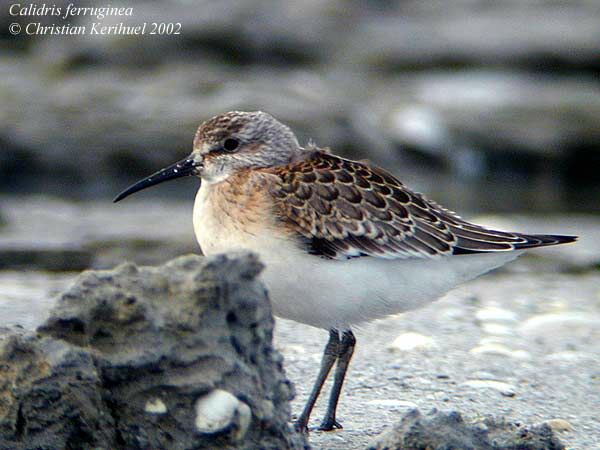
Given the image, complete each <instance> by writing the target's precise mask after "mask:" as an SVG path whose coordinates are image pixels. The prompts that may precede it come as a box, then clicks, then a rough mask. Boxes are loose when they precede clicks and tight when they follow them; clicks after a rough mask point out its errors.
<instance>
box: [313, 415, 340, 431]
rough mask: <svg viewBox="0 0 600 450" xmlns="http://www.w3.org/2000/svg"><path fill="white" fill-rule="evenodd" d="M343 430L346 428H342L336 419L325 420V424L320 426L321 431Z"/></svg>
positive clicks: (322, 423)
mask: <svg viewBox="0 0 600 450" xmlns="http://www.w3.org/2000/svg"><path fill="white" fill-rule="evenodd" d="M342 428H344V427H342V424H341V423H339V422H338V421H337V420H335V418H333V417H326V418H325V419H323V422H321V425H319V428H318V429H319V430H321V431H333V430H340V429H342Z"/></svg>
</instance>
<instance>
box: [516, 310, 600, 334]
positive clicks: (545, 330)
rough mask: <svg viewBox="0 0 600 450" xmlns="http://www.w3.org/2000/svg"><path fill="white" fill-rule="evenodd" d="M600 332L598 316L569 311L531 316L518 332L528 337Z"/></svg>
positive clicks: (599, 317)
mask: <svg viewBox="0 0 600 450" xmlns="http://www.w3.org/2000/svg"><path fill="white" fill-rule="evenodd" d="M594 330H596V331H600V316H599V315H597V314H590V313H585V312H578V311H571V312H563V313H558V314H557V313H550V314H541V315H537V316H533V317H531V318H529V319H527V320H526V321H525V322H523V323H522V324H521V325H520V326H519V331H520V332H521V333H523V334H525V335H529V336H543V335H548V336H554V335H556V334H558V333H561V334H562V333H569V334H570V335H572V334H573V333H575V332H577V331H579V332H583V333H588V332H591V331H594Z"/></svg>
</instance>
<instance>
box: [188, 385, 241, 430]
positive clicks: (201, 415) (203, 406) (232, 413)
mask: <svg viewBox="0 0 600 450" xmlns="http://www.w3.org/2000/svg"><path fill="white" fill-rule="evenodd" d="M236 416H237V417H238V424H239V428H238V430H237V432H236V438H237V439H241V438H242V437H243V436H244V435H245V434H246V431H247V430H248V426H249V425H250V420H251V418H252V412H251V410H250V407H249V406H248V405H247V404H246V403H244V402H242V401H240V400H239V399H238V398H237V397H236V396H234V395H232V394H230V393H229V392H227V391H224V390H222V389H215V390H213V391H211V392H210V393H208V394H207V395H205V396H203V397H200V398H199V399H198V400H196V421H195V424H196V429H197V430H198V431H199V432H201V433H207V434H212V433H217V432H219V431H223V430H224V429H226V428H228V427H229V426H231V425H232V424H233V423H234V421H235V419H236Z"/></svg>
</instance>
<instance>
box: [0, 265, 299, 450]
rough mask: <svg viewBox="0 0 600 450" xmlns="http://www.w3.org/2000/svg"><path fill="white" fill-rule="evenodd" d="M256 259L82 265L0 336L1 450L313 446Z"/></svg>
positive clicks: (295, 447) (275, 447)
mask: <svg viewBox="0 0 600 450" xmlns="http://www.w3.org/2000/svg"><path fill="white" fill-rule="evenodd" d="M261 269H262V265H261V263H260V262H259V261H258V260H257V259H256V257H255V256H253V255H251V254H247V253H243V254H238V255H232V256H225V255H223V256H218V257H214V258H206V259H205V258H202V257H198V256H185V257H180V258H177V259H175V260H173V261H171V262H169V263H167V264H165V265H163V266H159V267H137V266H135V265H133V264H123V265H121V266H119V267H117V268H116V269H114V270H108V271H87V272H84V273H83V274H82V275H81V276H80V277H79V278H78V280H77V281H76V282H75V283H74V285H73V286H72V287H71V288H70V289H69V290H67V291H66V292H64V293H63V294H62V295H61V296H60V298H59V300H58V303H57V306H56V307H55V309H54V310H53V311H52V313H51V315H50V317H49V319H48V320H47V321H46V322H45V323H44V324H42V325H41V326H40V327H39V328H38V330H37V333H36V334H28V333H26V332H24V331H22V330H19V329H12V330H4V332H3V334H2V336H3V337H0V449H13V450H17V449H48V450H49V449H59V448H69V449H76V448H77V449H79V448H81V449H83V448H101V449H148V448H152V449H209V448H210V449H256V448H262V449H281V448H286V449H288V448H289V449H304V448H308V447H307V444H306V441H305V440H304V437H302V436H300V435H298V434H295V433H294V432H293V431H292V429H291V427H290V426H289V424H288V422H289V419H290V410H289V400H290V399H291V398H292V396H293V388H292V386H291V384H290V382H289V381H288V380H287V378H286V377H285V374H284V372H283V367H282V357H281V356H280V355H279V353H278V352H277V351H275V350H274V348H273V345H272V333H273V317H272V315H271V309H270V304H269V301H268V299H267V296H266V292H265V289H264V287H263V285H262V284H261V283H260V282H259V281H257V279H256V277H257V275H258V274H259V273H260V271H261Z"/></svg>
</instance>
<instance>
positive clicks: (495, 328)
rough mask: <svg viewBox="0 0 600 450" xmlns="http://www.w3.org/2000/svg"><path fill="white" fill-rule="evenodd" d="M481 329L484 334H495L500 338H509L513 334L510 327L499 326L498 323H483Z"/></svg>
mask: <svg viewBox="0 0 600 450" xmlns="http://www.w3.org/2000/svg"><path fill="white" fill-rule="evenodd" d="M481 328H482V329H483V331H484V332H485V333H488V334H496V335H500V336H509V335H511V334H513V331H512V329H511V328H510V327H507V326H506V325H501V324H499V323H484V324H483V325H482V326H481Z"/></svg>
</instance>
